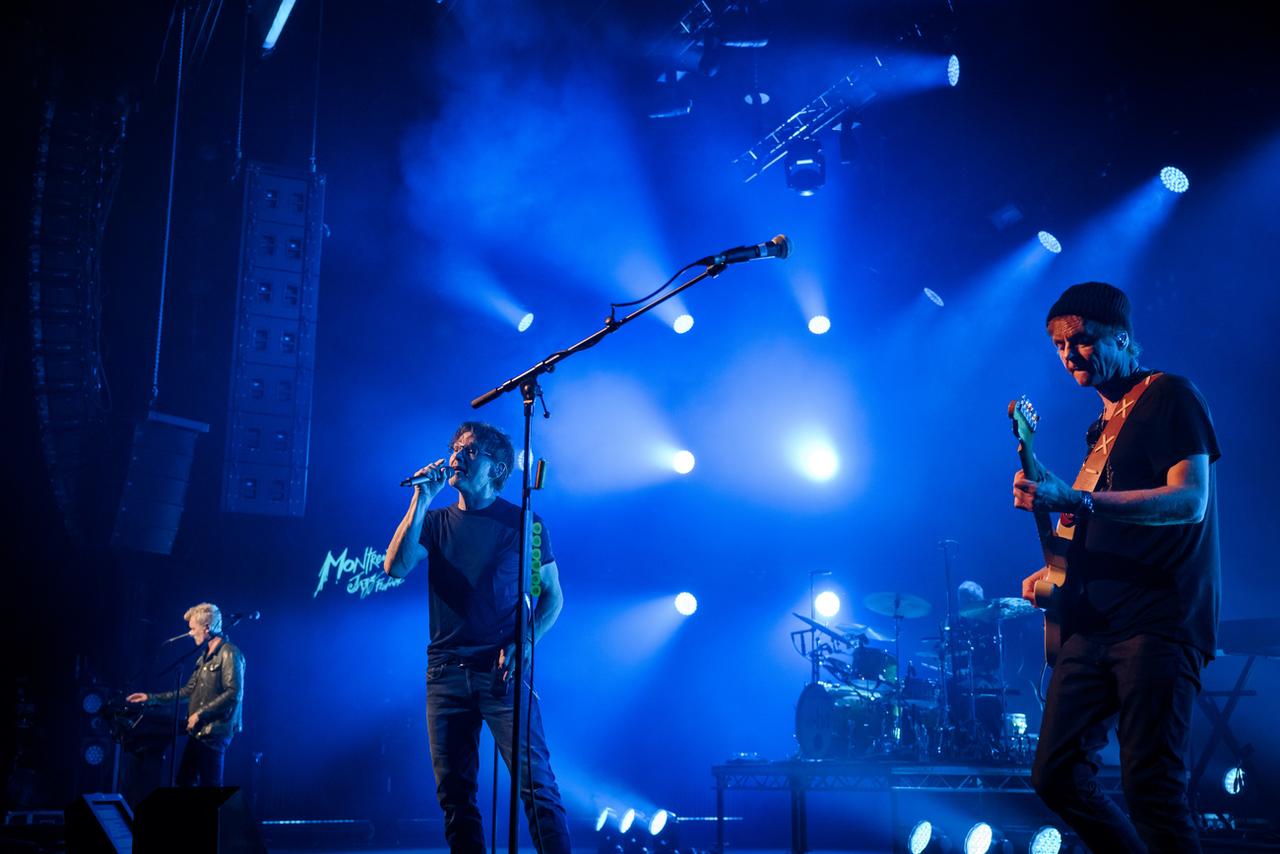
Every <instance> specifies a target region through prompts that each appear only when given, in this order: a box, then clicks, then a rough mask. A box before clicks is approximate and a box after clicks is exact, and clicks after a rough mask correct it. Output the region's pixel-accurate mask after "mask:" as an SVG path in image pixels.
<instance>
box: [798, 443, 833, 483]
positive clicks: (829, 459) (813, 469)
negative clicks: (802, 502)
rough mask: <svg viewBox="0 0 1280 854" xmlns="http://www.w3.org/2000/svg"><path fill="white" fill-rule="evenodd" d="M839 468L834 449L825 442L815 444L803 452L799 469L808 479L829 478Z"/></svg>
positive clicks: (821, 479) (820, 479)
mask: <svg viewBox="0 0 1280 854" xmlns="http://www.w3.org/2000/svg"><path fill="white" fill-rule="evenodd" d="M839 468H840V459H839V458H838V457H837V456H836V452H835V450H834V449H833V448H832V447H831V446H830V445H826V444H816V445H814V446H813V447H811V448H809V449H808V450H806V451H805V452H804V455H803V457H802V458H801V469H802V470H803V471H804V474H805V477H807V478H809V479H810V480H817V481H823V480H831V478H833V477H835V474H836V471H838V470H839Z"/></svg>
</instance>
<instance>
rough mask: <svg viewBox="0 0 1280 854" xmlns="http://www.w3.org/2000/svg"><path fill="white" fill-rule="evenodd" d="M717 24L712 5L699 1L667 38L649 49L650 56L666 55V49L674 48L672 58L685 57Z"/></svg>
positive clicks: (682, 17) (705, 0)
mask: <svg viewBox="0 0 1280 854" xmlns="http://www.w3.org/2000/svg"><path fill="white" fill-rule="evenodd" d="M715 23H716V19H715V14H714V13H713V12H712V11H711V5H710V4H709V3H708V2H707V0H698V2H696V3H694V4H693V6H691V7H690V8H689V11H687V12H685V13H684V15H682V16H681V17H680V20H679V21H678V22H677V23H676V25H675V26H674V27H672V28H671V30H670V31H669V32H668V33H667V34H666V36H665V37H664V38H662V39H659V40H658V41H657V42H656V43H655V44H654V45H653V46H652V47H651V48H650V49H649V55H650V56H654V55H656V54H659V53H665V52H666V51H665V50H664V48H667V47H672V48H674V49H673V50H671V54H670V55H671V56H673V57H680V56H683V55H684V54H685V53H686V52H687V51H689V50H691V49H692V48H693V47H694V46H695V45H697V43H698V42H699V41H701V40H702V36H703V34H704V32H706V31H708V30H710V29H711V28H712V27H714V26H715ZM668 64H669V61H668Z"/></svg>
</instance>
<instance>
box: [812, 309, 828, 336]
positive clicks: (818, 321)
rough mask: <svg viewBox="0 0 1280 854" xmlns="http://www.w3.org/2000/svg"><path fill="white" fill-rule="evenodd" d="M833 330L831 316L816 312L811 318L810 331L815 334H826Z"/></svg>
mask: <svg viewBox="0 0 1280 854" xmlns="http://www.w3.org/2000/svg"><path fill="white" fill-rule="evenodd" d="M830 330H831V318H829V317H826V316H825V315H821V314H815V315H814V316H813V317H811V318H809V331H810V332H812V333H813V334H814V335H825V334H827V332H829V331H830Z"/></svg>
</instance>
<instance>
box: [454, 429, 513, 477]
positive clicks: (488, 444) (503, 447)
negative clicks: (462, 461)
mask: <svg viewBox="0 0 1280 854" xmlns="http://www.w3.org/2000/svg"><path fill="white" fill-rule="evenodd" d="M467 433H470V434H471V435H472V436H473V437H474V438H475V443H476V444H477V445H479V446H480V450H481V451H483V452H484V453H486V454H488V455H489V457H490V458H492V459H493V461H494V462H496V463H505V464H506V468H505V469H503V471H502V474H500V475H498V476H497V477H495V478H494V479H493V486H494V488H495V489H499V490H500V489H502V485H503V484H505V483H506V482H507V478H508V477H510V476H511V472H512V471H514V470H515V467H516V452H515V449H514V448H513V447H512V446H511V437H510V436H508V435H507V434H506V433H504V432H502V431H501V430H499V429H498V428H497V427H494V426H493V425H492V424H486V423H485V422H483V421H463V422H462V423H461V424H459V425H458V429H457V430H455V431H453V438H452V439H450V440H449V446H450V447H453V446H455V445H457V444H458V440H459V439H461V438H462V437H463V436H465V435H466V434H467Z"/></svg>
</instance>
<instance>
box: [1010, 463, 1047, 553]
mask: <svg viewBox="0 0 1280 854" xmlns="http://www.w3.org/2000/svg"><path fill="white" fill-rule="evenodd" d="M1018 460H1019V461H1020V462H1021V463H1022V473H1023V474H1024V475H1026V476H1027V478H1028V479H1029V480H1034V481H1037V482H1039V481H1041V480H1044V466H1042V465H1040V461H1039V460H1038V459H1036V455H1035V454H1034V453H1032V451H1031V449H1030V448H1028V447H1027V446H1026V444H1025V443H1024V442H1019V443H1018ZM1032 515H1033V516H1035V517H1036V533H1037V534H1038V535H1039V537H1040V548H1041V550H1042V551H1043V552H1044V558H1045V565H1046V566H1047V565H1049V564H1050V561H1049V558H1050V556H1051V555H1052V554H1054V552H1053V551H1052V550H1051V543H1052V542H1053V538H1054V532H1053V520H1052V519H1050V518H1049V511H1048V510H1035V511H1033V512H1032Z"/></svg>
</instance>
